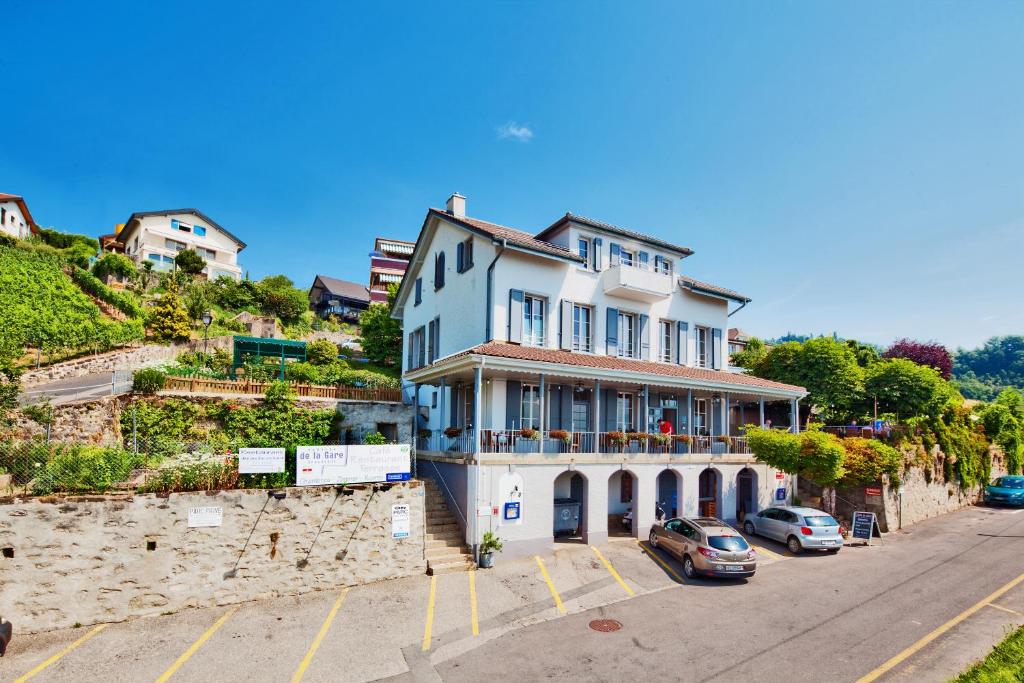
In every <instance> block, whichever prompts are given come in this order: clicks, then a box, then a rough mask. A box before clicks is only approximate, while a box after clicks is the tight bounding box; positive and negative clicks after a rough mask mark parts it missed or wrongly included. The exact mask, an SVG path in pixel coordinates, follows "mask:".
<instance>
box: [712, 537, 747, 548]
mask: <svg viewBox="0 0 1024 683" xmlns="http://www.w3.org/2000/svg"><path fill="white" fill-rule="evenodd" d="M708 545H709V546H711V547H712V548H714V549H715V550H747V549H748V548H749V547H750V546H749V545H747V542H746V541H744V540H743V537H742V536H708Z"/></svg>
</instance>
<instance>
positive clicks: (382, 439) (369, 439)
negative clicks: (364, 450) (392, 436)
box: [363, 432, 390, 446]
mask: <svg viewBox="0 0 1024 683" xmlns="http://www.w3.org/2000/svg"><path fill="white" fill-rule="evenodd" d="M363 443H364V444H367V445H369V446H383V445H385V444H387V443H390V442H389V441H388V438H387V437H386V436H384V435H383V434H381V433H380V432H369V433H367V434H366V436H364V437H363Z"/></svg>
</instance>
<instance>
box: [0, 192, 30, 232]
mask: <svg viewBox="0 0 1024 683" xmlns="http://www.w3.org/2000/svg"><path fill="white" fill-rule="evenodd" d="M37 232H39V228H38V227H36V224H35V221H33V220H32V214H31V213H29V210H28V204H26V203H25V199H24V198H22V197H19V196H18V195H16V194H7V193H5V192H0V233H3V234H4V235H9V236H11V237H16V238H18V239H21V240H23V239H27V238H28V237H29V236H30V235H32V234H34V233H37Z"/></svg>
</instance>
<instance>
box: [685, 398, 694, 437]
mask: <svg viewBox="0 0 1024 683" xmlns="http://www.w3.org/2000/svg"><path fill="white" fill-rule="evenodd" d="M686 433H687V434H689V435H691V436H692V435H693V389H687V390H686Z"/></svg>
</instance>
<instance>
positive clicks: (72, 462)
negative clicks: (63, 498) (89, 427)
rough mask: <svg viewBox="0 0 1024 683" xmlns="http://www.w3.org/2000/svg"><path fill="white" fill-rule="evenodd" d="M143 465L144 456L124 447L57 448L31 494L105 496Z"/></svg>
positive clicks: (37, 475)
mask: <svg viewBox="0 0 1024 683" xmlns="http://www.w3.org/2000/svg"><path fill="white" fill-rule="evenodd" d="M144 462H145V456H140V455H139V454H136V453H132V452H130V451H126V450H124V449H121V448H101V447H98V446H67V447H65V446H61V445H55V446H53V450H52V451H51V452H50V453H49V457H48V458H47V461H46V464H45V465H44V466H43V467H42V468H41V470H39V471H38V473H37V474H36V476H35V478H34V480H33V482H32V493H33V494H34V495H37V496H43V495H48V494H51V493H55V492H58V491H59V492H67V493H92V492H96V493H102V492H103V491H108V490H110V489H112V488H114V487H115V486H117V485H118V484H120V483H122V482H124V481H125V480H126V479H127V478H128V476H129V475H130V474H131V473H132V470H134V469H135V468H136V467H139V466H141V465H142V464H144Z"/></svg>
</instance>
